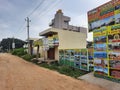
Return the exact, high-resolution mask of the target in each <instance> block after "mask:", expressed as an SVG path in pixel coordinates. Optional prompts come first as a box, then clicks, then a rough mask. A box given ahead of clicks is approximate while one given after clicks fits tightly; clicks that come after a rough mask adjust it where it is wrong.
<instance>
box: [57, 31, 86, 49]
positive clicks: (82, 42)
mask: <svg viewBox="0 0 120 90" xmlns="http://www.w3.org/2000/svg"><path fill="white" fill-rule="evenodd" d="M58 37H59V49H76V48H86V37H87V36H86V34H84V33H80V32H73V31H66V30H61V31H60V30H59V31H58Z"/></svg>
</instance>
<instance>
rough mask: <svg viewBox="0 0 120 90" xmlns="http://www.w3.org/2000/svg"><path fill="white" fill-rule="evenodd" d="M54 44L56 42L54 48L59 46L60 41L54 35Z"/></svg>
mask: <svg viewBox="0 0 120 90" xmlns="http://www.w3.org/2000/svg"><path fill="white" fill-rule="evenodd" d="M53 42H54V46H59V39H58V35H57V34H56V35H53Z"/></svg>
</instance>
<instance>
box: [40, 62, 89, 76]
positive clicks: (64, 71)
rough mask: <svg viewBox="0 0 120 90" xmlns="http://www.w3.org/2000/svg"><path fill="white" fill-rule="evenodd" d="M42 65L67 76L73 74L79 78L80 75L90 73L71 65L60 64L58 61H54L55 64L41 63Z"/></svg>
mask: <svg viewBox="0 0 120 90" xmlns="http://www.w3.org/2000/svg"><path fill="white" fill-rule="evenodd" d="M40 66H41V67H45V68H48V69H51V70H55V71H57V72H59V73H61V74H65V75H67V76H71V77H74V78H78V77H79V76H81V75H84V74H86V73H88V72H86V71H82V70H79V69H74V68H72V67H69V66H64V65H60V64H58V63H53V64H46V63H42V64H40Z"/></svg>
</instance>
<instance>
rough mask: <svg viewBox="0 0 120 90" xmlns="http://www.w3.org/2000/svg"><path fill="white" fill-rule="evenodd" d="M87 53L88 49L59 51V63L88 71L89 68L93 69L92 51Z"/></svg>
mask: <svg viewBox="0 0 120 90" xmlns="http://www.w3.org/2000/svg"><path fill="white" fill-rule="evenodd" d="M89 51H90V52H89V54H88V49H64V50H63V49H60V50H59V61H60V63H61V64H64V65H68V66H71V67H74V68H78V69H81V70H85V71H89V67H90V68H93V52H91V51H93V50H92V49H91V50H89ZM91 70H92V69H91Z"/></svg>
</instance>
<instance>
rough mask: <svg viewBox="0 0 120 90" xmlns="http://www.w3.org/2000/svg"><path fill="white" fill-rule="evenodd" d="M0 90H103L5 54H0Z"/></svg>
mask: <svg viewBox="0 0 120 90" xmlns="http://www.w3.org/2000/svg"><path fill="white" fill-rule="evenodd" d="M0 90H105V89H104V88H102V87H100V86H96V85H94V84H90V83H87V82H85V81H83V80H76V79H74V78H71V77H68V76H65V75H62V74H59V73H58V72H55V71H51V70H48V69H44V68H42V67H39V66H36V65H34V64H32V63H30V62H26V61H24V60H23V59H21V58H19V57H17V56H13V55H10V54H6V53H4V54H3V53H1V54H0Z"/></svg>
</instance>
